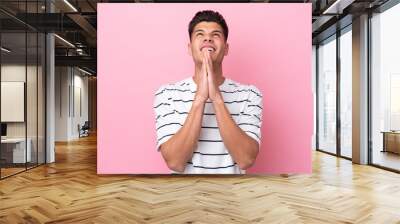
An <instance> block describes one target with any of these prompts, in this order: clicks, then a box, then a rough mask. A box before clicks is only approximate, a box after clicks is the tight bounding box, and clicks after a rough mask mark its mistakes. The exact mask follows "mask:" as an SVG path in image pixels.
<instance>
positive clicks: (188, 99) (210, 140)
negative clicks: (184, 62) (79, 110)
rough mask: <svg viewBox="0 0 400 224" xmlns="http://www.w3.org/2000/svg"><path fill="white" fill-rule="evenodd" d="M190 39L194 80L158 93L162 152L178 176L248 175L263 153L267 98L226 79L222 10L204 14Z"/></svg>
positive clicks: (226, 47)
mask: <svg viewBox="0 0 400 224" xmlns="http://www.w3.org/2000/svg"><path fill="white" fill-rule="evenodd" d="M189 38H190V43H189V44H188V51H189V54H190V55H191V56H192V57H193V61H194V76H193V77H189V78H186V79H184V80H181V81H179V82H176V83H174V84H167V85H163V86H161V87H160V88H159V89H158V90H157V91H156V93H155V100H154V111H155V115H156V130H157V138H158V139H157V150H159V151H161V154H162V156H163V158H164V160H165V162H166V163H167V165H168V167H169V168H170V169H171V170H172V171H173V172H174V173H190V174H197V173H199V174H210V173H212V174H241V173H245V170H246V169H247V168H249V167H250V166H252V165H253V163H254V161H255V159H256V157H257V154H258V151H259V145H260V140H261V119H262V94H261V92H260V91H259V90H258V89H257V88H256V87H255V86H253V85H242V84H240V83H238V82H235V81H233V80H231V79H229V78H226V77H224V76H223V72H222V61H223V59H224V57H225V56H226V55H228V50H229V44H228V43H227V39H228V26H227V25H226V22H225V20H224V18H223V17H222V16H221V15H220V14H219V13H218V12H215V11H210V10H206V11H200V12H198V13H197V14H196V15H195V16H194V17H193V19H192V20H191V22H190V23H189ZM243 75H244V74H243Z"/></svg>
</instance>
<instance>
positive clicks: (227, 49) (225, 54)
mask: <svg viewBox="0 0 400 224" xmlns="http://www.w3.org/2000/svg"><path fill="white" fill-rule="evenodd" d="M225 45H226V46H225V51H224V56H227V55H228V53H229V43H226V44H225Z"/></svg>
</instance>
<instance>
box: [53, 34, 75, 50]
mask: <svg viewBox="0 0 400 224" xmlns="http://www.w3.org/2000/svg"><path fill="white" fill-rule="evenodd" d="M54 36H55V37H57V38H58V39H60V40H61V41H63V42H64V43H66V44H68V45H69V46H71V47H73V48H75V45H73V44H72V43H71V42H69V41H68V40H66V39H64V38H62V37H60V36H59V35H57V34H54Z"/></svg>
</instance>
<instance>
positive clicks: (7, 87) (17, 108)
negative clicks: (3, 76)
mask: <svg viewBox="0 0 400 224" xmlns="http://www.w3.org/2000/svg"><path fill="white" fill-rule="evenodd" d="M24 84H25V83H24V82H1V122H24V101H25V90H24V89H25V86H24Z"/></svg>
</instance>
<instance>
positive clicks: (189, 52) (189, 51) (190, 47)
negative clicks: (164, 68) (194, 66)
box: [187, 42, 193, 57]
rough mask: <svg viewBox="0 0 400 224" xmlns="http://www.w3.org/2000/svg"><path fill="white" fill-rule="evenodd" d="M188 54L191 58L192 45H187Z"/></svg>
mask: <svg viewBox="0 0 400 224" xmlns="http://www.w3.org/2000/svg"><path fill="white" fill-rule="evenodd" d="M187 50H188V54H189V55H190V56H191V57H193V54H192V43H190V42H189V43H188V49H187Z"/></svg>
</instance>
